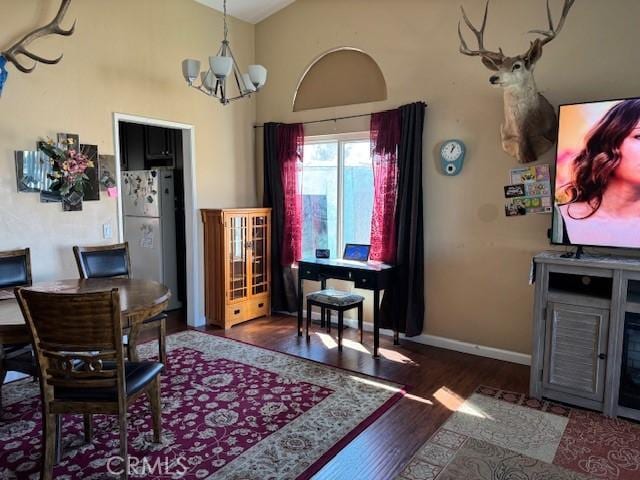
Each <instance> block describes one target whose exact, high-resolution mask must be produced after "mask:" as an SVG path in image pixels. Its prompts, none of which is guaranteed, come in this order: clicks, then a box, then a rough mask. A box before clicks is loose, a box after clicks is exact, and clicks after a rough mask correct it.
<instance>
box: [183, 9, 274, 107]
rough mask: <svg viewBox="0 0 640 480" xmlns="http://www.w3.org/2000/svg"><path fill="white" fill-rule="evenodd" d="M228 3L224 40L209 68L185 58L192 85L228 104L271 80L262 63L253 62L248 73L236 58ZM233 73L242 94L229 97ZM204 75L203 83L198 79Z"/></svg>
mask: <svg viewBox="0 0 640 480" xmlns="http://www.w3.org/2000/svg"><path fill="white" fill-rule="evenodd" d="M223 7H224V40H222V45H221V46H220V49H219V50H218V53H217V54H216V55H215V56H212V57H209V69H208V70H206V71H203V72H201V71H200V61H199V60H193V59H190V58H188V59H186V60H183V61H182V74H183V75H184V79H185V80H186V81H187V83H188V84H189V86H190V87H193V88H195V89H197V90H199V91H201V92H202V93H204V94H206V95H209V96H210V97H215V98H217V99H219V100H220V103H222V104H223V105H227V104H228V103H229V102H231V101H232V100H237V99H239V98H244V97H250V96H251V94H252V93H255V92H257V91H259V90H260V89H261V88H262V87H263V86H264V84H265V83H266V81H267V69H266V68H264V67H263V66H262V65H249V67H248V69H247V73H242V72H241V70H240V67H238V63H237V62H236V59H235V57H234V56H233V53H232V52H231V47H230V46H229V40H228V38H227V37H228V33H229V31H228V27H227V0H224V2H223ZM232 73H233V77H234V79H235V82H234V83H235V84H236V86H237V89H238V95H236V96H235V97H229V92H228V91H227V80H228V79H229V77H230V76H231V74H232ZM198 77H200V84H199V85H196V84H195V82H196V80H198Z"/></svg>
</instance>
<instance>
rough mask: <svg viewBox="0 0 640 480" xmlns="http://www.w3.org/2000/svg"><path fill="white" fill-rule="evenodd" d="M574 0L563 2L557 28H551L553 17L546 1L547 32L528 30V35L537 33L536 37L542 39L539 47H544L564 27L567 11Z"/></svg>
mask: <svg viewBox="0 0 640 480" xmlns="http://www.w3.org/2000/svg"><path fill="white" fill-rule="evenodd" d="M574 2H575V0H564V6H563V7H562V15H561V17H560V21H558V25H557V26H555V27H554V26H553V17H552V15H551V7H549V0H547V19H548V21H549V30H529V33H537V34H538V35H542V36H543V37H544V38H542V39H541V40H540V44H541V45H546V44H547V43H549V42H550V41H551V40H553V39H554V38H556V36H557V35H558V34H559V33H560V30H562V27H563V26H564V21H565V20H566V19H567V15H568V14H569V10H571V7H572V6H573V4H574Z"/></svg>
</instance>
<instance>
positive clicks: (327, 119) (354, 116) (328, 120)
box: [253, 102, 426, 128]
mask: <svg viewBox="0 0 640 480" xmlns="http://www.w3.org/2000/svg"><path fill="white" fill-rule="evenodd" d="M421 103H424V102H421ZM425 105H426V103H425ZM390 110H394V109H390ZM383 111H385V112H388V111H389V110H383ZM374 113H378V112H372V113H361V114H360V115H348V116H346V117H335V118H325V119H324V120H309V121H308V122H293V123H300V124H302V125H311V124H312V123H324V122H337V121H338V120H348V119H350V118H361V117H370V116H371V115H373V114H374ZM275 123H280V122H275ZM263 127H264V124H262V125H254V126H253V128H263Z"/></svg>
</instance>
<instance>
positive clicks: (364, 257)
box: [342, 243, 371, 262]
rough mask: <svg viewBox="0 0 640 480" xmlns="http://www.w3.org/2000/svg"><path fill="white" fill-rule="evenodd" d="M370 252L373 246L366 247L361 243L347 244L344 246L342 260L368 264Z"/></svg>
mask: <svg viewBox="0 0 640 480" xmlns="http://www.w3.org/2000/svg"><path fill="white" fill-rule="evenodd" d="M370 250H371V245H364V244H361V243H347V244H346V245H345V246H344V253H343V255H342V259H343V260H350V261H354V262H366V261H368V260H369V251H370Z"/></svg>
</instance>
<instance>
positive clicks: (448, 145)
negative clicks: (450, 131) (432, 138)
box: [440, 141, 463, 162]
mask: <svg viewBox="0 0 640 480" xmlns="http://www.w3.org/2000/svg"><path fill="white" fill-rule="evenodd" d="M462 153H463V152H462V145H460V143H458V142H453V141H449V142H445V143H444V144H443V145H442V148H441V149H440V154H441V155H442V158H443V159H444V160H445V161H447V162H455V161H456V160H458V159H460V157H462Z"/></svg>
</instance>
